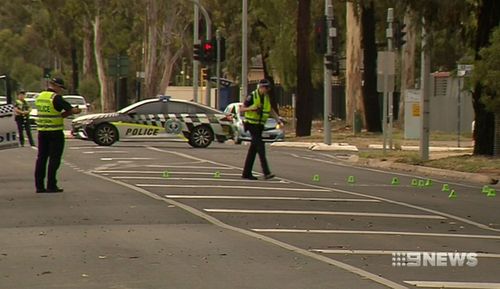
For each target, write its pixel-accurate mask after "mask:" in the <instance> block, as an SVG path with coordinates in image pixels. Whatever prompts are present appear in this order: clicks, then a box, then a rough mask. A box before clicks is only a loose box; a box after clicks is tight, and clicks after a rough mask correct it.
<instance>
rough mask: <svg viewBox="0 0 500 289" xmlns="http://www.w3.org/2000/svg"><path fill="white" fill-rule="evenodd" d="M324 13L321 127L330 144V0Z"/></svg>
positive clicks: (331, 8)
mask: <svg viewBox="0 0 500 289" xmlns="http://www.w3.org/2000/svg"><path fill="white" fill-rule="evenodd" d="M325 15H326V23H327V24H326V28H327V32H328V34H327V35H328V37H327V42H326V54H325V56H324V59H323V62H324V67H323V68H324V69H323V71H324V94H323V95H324V108H323V128H324V141H323V142H324V143H325V144H327V145H330V144H332V127H331V123H330V116H331V114H332V112H331V111H332V71H331V70H330V69H328V68H327V67H326V63H327V59H326V55H332V53H333V45H332V38H333V37H334V36H335V35H332V34H334V33H330V32H334V29H335V28H334V27H332V22H333V5H332V0H325Z"/></svg>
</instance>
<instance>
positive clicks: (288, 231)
mask: <svg viewBox="0 0 500 289" xmlns="http://www.w3.org/2000/svg"><path fill="white" fill-rule="evenodd" d="M252 231H255V232H260V233H312V234H360V235H401V236H422V237H450V238H471V239H497V240H500V236H495V235H467V234H442V233H420V232H398V231H357V230H352V231H350V230H304V229H252Z"/></svg>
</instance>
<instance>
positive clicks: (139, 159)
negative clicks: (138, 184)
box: [101, 158, 152, 161]
mask: <svg viewBox="0 0 500 289" xmlns="http://www.w3.org/2000/svg"><path fill="white" fill-rule="evenodd" d="M113 160H134V161H145V160H152V158H101V161H113Z"/></svg>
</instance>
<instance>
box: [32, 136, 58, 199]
mask: <svg viewBox="0 0 500 289" xmlns="http://www.w3.org/2000/svg"><path fill="white" fill-rule="evenodd" d="M63 151H64V133H63V131H62V130H57V131H38V157H37V159H36V167H35V186H36V189H37V190H43V189H45V186H44V179H45V175H47V189H55V188H57V179H56V174H57V169H59V166H60V165H61V157H62V154H63ZM47 162H48V164H49V165H48V171H47Z"/></svg>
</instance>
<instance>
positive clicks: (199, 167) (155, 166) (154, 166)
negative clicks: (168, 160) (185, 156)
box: [145, 165, 233, 170]
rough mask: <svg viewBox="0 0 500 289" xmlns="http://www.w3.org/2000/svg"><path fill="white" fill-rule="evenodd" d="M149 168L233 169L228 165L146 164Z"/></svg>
mask: <svg viewBox="0 0 500 289" xmlns="http://www.w3.org/2000/svg"><path fill="white" fill-rule="evenodd" d="M145 167H148V168H182V169H211V170H232V169H233V168H228V167H203V166H177V165H146V166H145Z"/></svg>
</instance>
